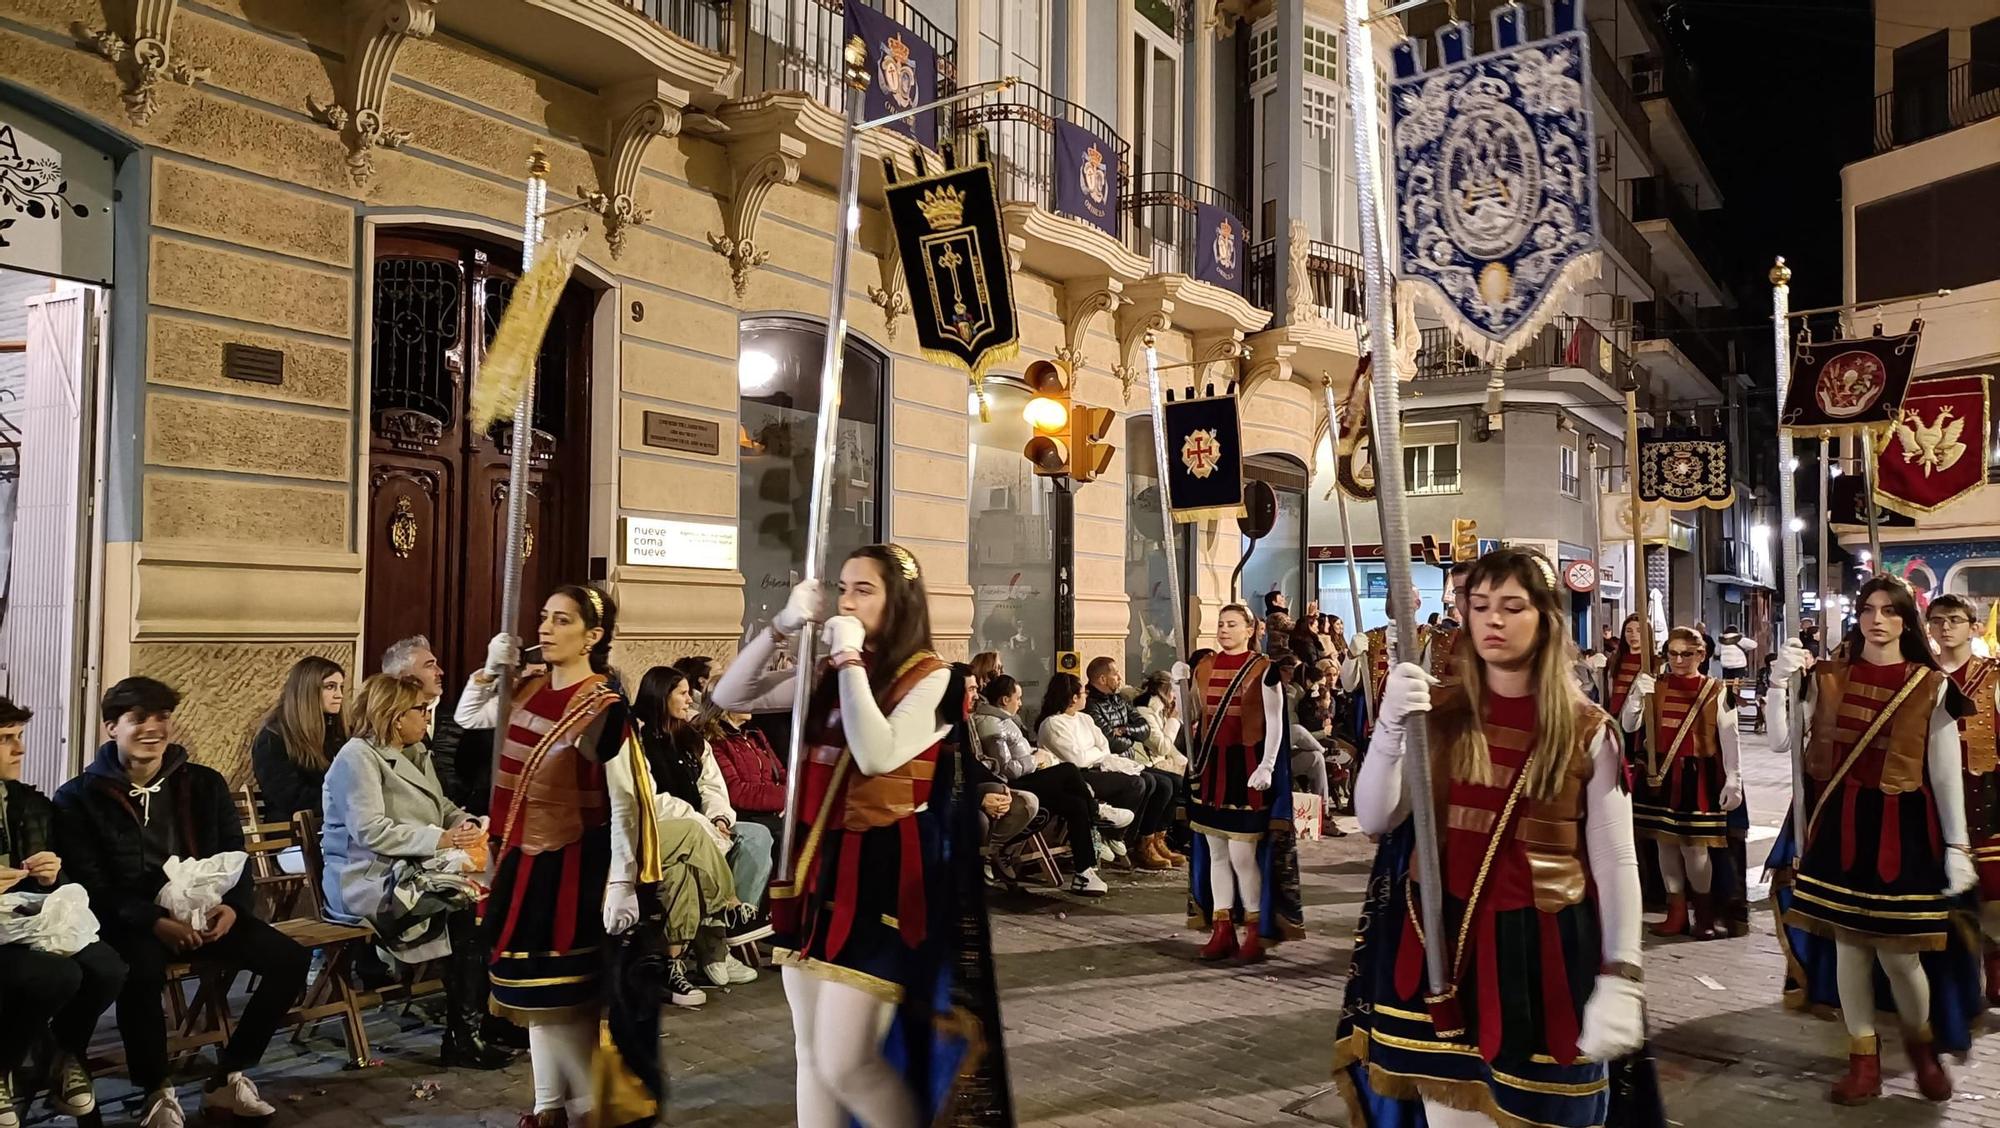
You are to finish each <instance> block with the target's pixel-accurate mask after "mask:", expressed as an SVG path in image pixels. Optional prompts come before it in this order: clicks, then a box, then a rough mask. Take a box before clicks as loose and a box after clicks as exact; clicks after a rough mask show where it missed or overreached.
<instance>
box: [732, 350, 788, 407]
mask: <svg viewBox="0 0 2000 1128" xmlns="http://www.w3.org/2000/svg"><path fill="white" fill-rule="evenodd" d="M777 383H778V358H777V357H775V356H772V355H771V354H770V353H767V352H765V351H763V350H762V349H750V350H747V351H745V352H744V353H743V355H742V356H740V357H738V358H737V359H736V385H737V387H738V389H740V390H741V391H742V393H743V394H744V395H746V396H761V395H764V394H765V393H767V392H769V391H770V390H771V389H772V388H773V387H775V386H776V385H777Z"/></svg>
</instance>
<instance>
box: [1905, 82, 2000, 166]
mask: <svg viewBox="0 0 2000 1128" xmlns="http://www.w3.org/2000/svg"><path fill="white" fill-rule="evenodd" d="M1990 117H2000V66H1996V65H1995V64H1993V63H1978V62H1967V63H1960V64H1959V65H1957V66H1955V67H1953V68H1951V69H1950V70H1949V71H1946V72H1945V73H1944V74H1943V75H1941V76H1939V77H1936V78H1933V79H1931V80H1929V81H1927V82H1913V83H1909V84H1907V85H1904V86H1899V87H1897V88H1896V89H1894V90H1891V91H1889V92H1888V93H1886V94H1880V95H1877V96H1876V98H1875V151H1876V152H1878V153H1886V152H1888V151H1889V150H1891V149H1894V148H1896V147H1897V146H1900V145H1913V144H1915V143H1917V142H1918V141H1922V140H1925V139H1927V138H1931V137H1936V136H1937V135H1939V134H1941V133H1949V132H1951V131H1952V130H1954V129H1957V128H1959V127H1960V126H1964V125H1971V124H1972V123H1973V122H1977V121H1985V120H1986V119H1987V118H1990Z"/></svg>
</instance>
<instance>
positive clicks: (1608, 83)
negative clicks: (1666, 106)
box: [1530, 9, 1653, 145]
mask: <svg viewBox="0 0 2000 1128" xmlns="http://www.w3.org/2000/svg"><path fill="white" fill-rule="evenodd" d="M1533 11H1535V13H1536V14H1537V15H1539V14H1540V9H1533ZM1530 22H1532V21H1530ZM1590 76H1591V78H1593V79H1595V80H1596V82H1597V86H1598V89H1600V90H1602V91H1604V100H1605V101H1607V102H1610V103H1611V108H1612V109H1614V110H1616V111H1617V112H1618V117H1619V119H1620V120H1621V121H1623V122H1624V123H1625V128H1626V129H1628V130H1630V131H1631V133H1632V136H1634V137H1637V138H1639V139H1640V141H1642V142H1645V143H1647V144H1648V145H1650V143H1651V141H1652V136H1653V129H1652V123H1651V122H1650V121H1649V120H1648V118H1647V117H1646V107H1644V106H1642V105H1640V104H1639V96H1638V95H1637V94H1634V93H1632V80H1631V79H1629V78H1626V77H1625V72H1624V71H1621V70H1619V69H1618V60H1617V59H1614V58H1612V57H1611V52H1609V51H1607V50H1605V49H1604V42H1603V40H1600V39H1599V38H1597V33H1596V32H1594V31H1593V32H1591V33H1590Z"/></svg>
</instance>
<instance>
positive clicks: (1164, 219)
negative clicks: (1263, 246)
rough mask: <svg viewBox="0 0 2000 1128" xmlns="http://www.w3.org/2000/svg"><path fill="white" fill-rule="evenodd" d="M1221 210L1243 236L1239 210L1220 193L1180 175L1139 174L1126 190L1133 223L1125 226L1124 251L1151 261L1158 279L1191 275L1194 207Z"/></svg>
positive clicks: (1196, 230)
mask: <svg viewBox="0 0 2000 1128" xmlns="http://www.w3.org/2000/svg"><path fill="white" fill-rule="evenodd" d="M1201 204H1207V205H1209V206H1210V207H1216V208H1221V209H1222V210H1223V211H1225V212H1227V213H1229V217H1230V218H1231V219H1233V220H1234V221H1235V222H1236V225H1237V230H1238V231H1242V230H1245V229H1246V228H1245V225H1246V224H1247V223H1248V222H1249V221H1248V219H1247V218H1246V217H1245V215H1244V212H1243V205H1241V204H1239V203H1237V202H1236V200H1235V199H1234V198H1233V197H1231V196H1230V195H1229V193H1227V192H1224V191H1222V190H1221V189H1219V188H1215V187H1212V186H1210V185H1207V184H1203V183H1201V182H1200V181H1198V180H1194V179H1192V178H1190V177H1187V176H1184V175H1182V174H1180V173H1178V172H1142V173H1140V174H1138V175H1137V176H1134V177H1132V179H1131V181H1130V183H1129V184H1128V186H1127V190H1126V193H1125V197H1124V202H1123V204H1122V205H1121V206H1122V207H1123V209H1124V210H1125V211H1126V212H1128V213H1130V215H1131V218H1130V219H1129V220H1128V221H1127V224H1126V235H1127V244H1126V245H1127V246H1129V247H1131V248H1132V250H1133V251H1134V252H1136V253H1137V254H1139V255H1141V256H1143V257H1145V258H1148V259H1150V260H1152V263H1153V271H1154V273H1156V274H1188V275H1192V274H1193V273H1194V261H1195V247H1196V245H1197V240H1199V239H1201V238H1202V237H1203V236H1202V235H1201V234H1199V224H1198V222H1197V221H1196V218H1195V209H1196V207H1197V206H1198V205H1201Z"/></svg>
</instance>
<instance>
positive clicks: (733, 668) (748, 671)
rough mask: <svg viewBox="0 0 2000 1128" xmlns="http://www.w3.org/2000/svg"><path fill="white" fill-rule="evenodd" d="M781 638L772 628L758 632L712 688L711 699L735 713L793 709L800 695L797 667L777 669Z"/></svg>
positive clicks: (776, 711) (710, 689) (709, 691)
mask: <svg viewBox="0 0 2000 1128" xmlns="http://www.w3.org/2000/svg"><path fill="white" fill-rule="evenodd" d="M777 656H778V641H777V638H776V637H775V636H774V635H772V633H771V632H770V631H758V632H757V633H756V634H755V635H754V636H752V637H751V639H750V641H749V642H747V643H744V644H743V649H741V650H738V651H737V652H736V660H735V661H733V662H731V663H729V668H728V669H726V670H724V671H722V676H721V677H719V678H717V679H716V680H715V684H714V685H712V686H709V687H708V699H709V700H710V701H712V702H714V703H715V704H716V705H717V706H718V707H720V708H723V709H727V710H729V711H730V712H732V713H778V712H783V711H784V710H786V709H789V708H791V705H792V698H793V697H794V695H796V694H797V692H798V690H797V688H796V687H795V684H794V680H793V679H795V678H796V677H797V676H798V671H797V670H796V669H791V670H774V669H772V668H771V662H772V660H773V659H775V658H776V657H777Z"/></svg>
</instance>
